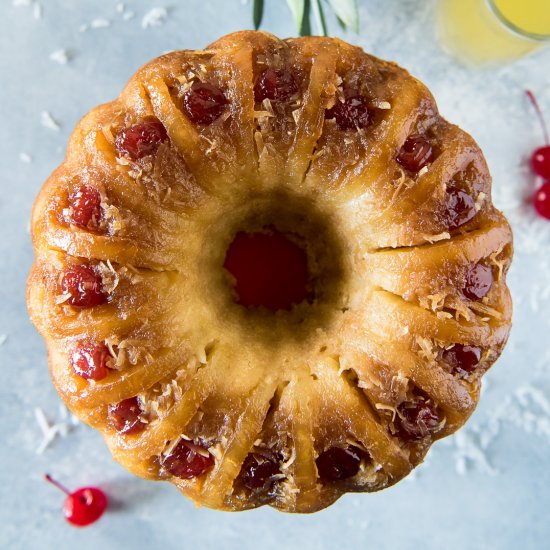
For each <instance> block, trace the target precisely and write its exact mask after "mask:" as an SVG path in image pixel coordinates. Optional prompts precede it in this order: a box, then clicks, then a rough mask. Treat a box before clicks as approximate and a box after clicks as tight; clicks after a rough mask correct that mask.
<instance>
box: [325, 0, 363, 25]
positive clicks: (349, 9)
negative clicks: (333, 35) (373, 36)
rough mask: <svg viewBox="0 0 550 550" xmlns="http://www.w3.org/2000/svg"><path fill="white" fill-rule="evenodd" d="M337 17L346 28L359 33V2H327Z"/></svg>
mask: <svg viewBox="0 0 550 550" xmlns="http://www.w3.org/2000/svg"><path fill="white" fill-rule="evenodd" d="M326 1H327V2H328V3H329V5H330V7H331V8H332V11H334V13H335V14H336V17H337V18H338V19H339V20H340V21H341V22H342V23H343V24H344V25H345V26H346V27H350V28H351V29H353V30H354V31H355V32H357V33H358V32H359V9H358V7H357V0H326Z"/></svg>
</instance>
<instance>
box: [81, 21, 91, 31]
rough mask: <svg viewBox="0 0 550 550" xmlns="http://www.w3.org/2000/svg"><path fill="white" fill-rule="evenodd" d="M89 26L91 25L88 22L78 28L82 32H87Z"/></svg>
mask: <svg viewBox="0 0 550 550" xmlns="http://www.w3.org/2000/svg"><path fill="white" fill-rule="evenodd" d="M89 28H90V25H88V23H83V24H82V25H80V27H78V30H79V31H80V32H86V31H87V30H88V29H89Z"/></svg>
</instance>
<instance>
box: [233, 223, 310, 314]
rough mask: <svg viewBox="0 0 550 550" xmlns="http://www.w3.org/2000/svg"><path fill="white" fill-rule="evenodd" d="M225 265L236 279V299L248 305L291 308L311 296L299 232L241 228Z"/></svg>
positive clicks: (278, 308) (269, 228)
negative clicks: (254, 230) (288, 232)
mask: <svg viewBox="0 0 550 550" xmlns="http://www.w3.org/2000/svg"><path fill="white" fill-rule="evenodd" d="M223 265H224V268H225V269H226V270H227V271H228V272H229V273H230V274H231V276H232V277H233V279H234V291H235V294H236V301H237V303H238V304H240V305H242V306H244V307H263V308H266V309H269V310H271V311H273V312H275V311H278V310H281V309H282V310H290V309H291V308H292V307H293V306H294V305H297V304H300V303H301V302H303V301H304V300H306V298H307V296H308V282H309V270H308V259H307V254H306V251H305V250H304V249H303V248H302V247H301V246H300V245H299V244H298V242H297V239H296V236H293V235H291V234H285V233H283V232H280V231H277V230H276V229H274V228H272V227H266V228H264V229H263V230H262V231H257V232H253V233H247V232H245V231H240V232H238V233H237V234H236V235H235V237H234V239H233V241H232V242H231V244H230V245H229V247H228V249H227V251H226V255H225V261H224V264H223Z"/></svg>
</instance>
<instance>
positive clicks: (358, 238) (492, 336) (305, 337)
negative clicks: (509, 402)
mask: <svg viewBox="0 0 550 550" xmlns="http://www.w3.org/2000/svg"><path fill="white" fill-rule="evenodd" d="M490 183H491V182H490V176H489V172H488V169H487V166H486V163H485V160H484V158H483V155H482V153H481V151H480V149H479V148H478V146H477V145H476V143H475V142H474V141H473V139H472V138H471V137H470V136H469V135H468V134H466V133H465V132H463V131H462V130H460V129H459V128H457V127H456V126H453V125H452V124H449V123H448V122H446V121H445V120H444V119H443V118H441V116H440V115H439V114H438V111H437V107H436V104H435V101H434V99H433V97H432V96H431V94H430V92H429V91H428V90H427V89H426V88H425V87H424V86H423V85H422V84H421V83H420V82H418V81H417V80H416V79H414V78H413V77H411V76H410V75H409V74H408V73H407V72H406V71H405V70H403V69H401V68H400V67H398V66H397V65H395V64H393V63H388V62H385V61H381V60H380V59H377V58H375V57H372V56H370V55H367V54H365V53H364V52H363V51H362V50H361V49H359V48H357V47H353V46H351V45H349V44H347V43H345V42H342V41H341V40H337V39H332V38H319V37H308V38H296V39H288V40H280V39H278V38H276V37H275V36H273V35H270V34H267V33H262V32H239V33H235V34H231V35H229V36H226V37H224V38H221V39H220V40H218V41H217V42H215V43H214V44H212V45H211V46H210V47H208V48H207V49H206V50H198V51H188V50H186V51H178V52H173V53H169V54H167V55H163V56H162V57H159V58H158V59H156V60H154V61H152V62H151V63H149V64H148V65H146V66H145V67H143V68H142V69H140V70H139V71H138V72H137V73H136V74H135V75H134V76H133V77H132V78H131V80H130V82H129V83H128V85H127V86H126V88H125V89H124V91H123V92H122V94H121V95H120V97H119V98H118V99H116V100H115V101H113V102H111V103H108V104H106V105H102V106H100V107H98V108H96V109H94V110H93V111H92V112H91V113H90V114H88V115H87V116H86V117H85V118H84V119H83V120H82V121H81V122H80V123H79V124H78V126H77V128H76V130H75V131H74V133H73V135H72V137H71V139H70V143H69V147H68V152H67V157H66V159H65V160H64V162H63V163H62V164H61V166H60V167H59V168H58V169H57V170H55V172H54V173H53V174H52V176H51V177H50V178H49V180H48V181H47V183H46V184H45V185H44V187H43V189H42V190H41V192H40V194H39V196H38V198H37V200H36V203H35V206H34V211H33V216H32V236H33V242H34V247H35V250H36V261H35V264H34V266H33V269H32V272H31V274H30V278H29V283H28V307H29V311H30V314H31V317H32V320H33V322H34V323H35V325H36V326H37V328H38V330H39V331H40V332H41V334H42V335H43V336H44V338H45V340H46V344H47V347H48V352H49V363H50V367H51V373H52V377H53V380H54V383H55V386H56V388H57V391H58V392H59V394H60V395H61V397H62V398H63V400H64V401H65V403H66V404H67V406H68V407H69V408H70V410H71V411H72V412H73V413H74V414H75V415H77V416H78V417H79V418H81V419H82V420H83V421H84V422H86V423H87V424H89V425H91V426H93V427H94V428H97V429H99V430H100V431H101V433H102V434H103V436H104V438H105V440H106V442H107V444H108V446H109V448H110V450H111V452H112V454H113V456H114V458H115V459H116V460H117V461H119V462H120V463H121V464H122V465H124V466H125V467H126V468H128V469H129V470H130V471H132V472H134V473H135V474H137V475H139V476H142V477H145V478H150V479H162V480H168V481H171V482H172V483H174V484H175V485H176V486H177V487H178V488H179V489H180V490H181V491H182V492H183V493H184V494H186V495H187V496H189V497H190V498H192V499H193V500H194V501H195V502H196V503H197V504H200V505H205V506H208V507H211V508H216V509H220V510H243V509H247V508H254V507H257V506H261V505H263V504H268V505H270V506H273V507H275V508H278V509H279V510H284V511H288V512H313V511H315V510H319V509H322V508H324V507H326V506H328V505H330V504H331V503H333V502H334V501H335V500H336V499H337V498H338V497H340V496H341V495H342V494H343V493H345V492H350V491H355V492H357V491H360V492H363V491H367V492H370V491H376V490H379V489H383V488H385V487H388V486H389V485H392V484H394V483H396V482H397V481H399V480H400V479H402V478H403V477H404V476H406V475H407V474H408V473H409V472H410V471H411V469H412V468H414V467H415V466H416V465H417V464H419V463H420V462H421V461H422V459H423V457H424V455H425V454H426V452H427V450H428V449H429V447H430V445H431V444H432V443H433V442H434V441H435V440H437V439H440V438H442V437H444V436H446V435H449V434H451V433H453V432H454V431H455V430H456V429H458V428H459V427H460V426H461V425H462V424H463V423H464V422H465V421H466V419H467V418H468V416H469V415H470V414H471V413H472V411H473V409H474V407H475V405H476V403H477V400H478V397H479V390H480V384H481V377H482V375H483V374H484V373H485V372H486V371H487V369H488V368H489V367H490V366H491V364H492V363H493V362H494V361H495V360H496V359H497V357H498V356H499V354H500V353H501V351H502V348H503V346H504V344H505V341H506V339H507V336H508V333H509V330H510V324H511V309H512V307H511V299H510V295H509V292H508V289H507V287H506V284H505V275H506V272H507V269H508V267H509V264H510V261H511V256H512V234H511V231H510V228H509V226H508V223H507V222H506V219H505V218H504V216H503V215H502V214H501V213H500V212H499V211H497V210H496V209H495V208H494V207H493V205H492V203H491V189H490Z"/></svg>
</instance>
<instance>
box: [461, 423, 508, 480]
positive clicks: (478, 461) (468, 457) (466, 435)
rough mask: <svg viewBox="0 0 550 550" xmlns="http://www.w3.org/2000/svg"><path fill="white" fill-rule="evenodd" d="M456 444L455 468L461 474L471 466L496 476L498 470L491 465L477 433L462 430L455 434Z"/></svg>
mask: <svg viewBox="0 0 550 550" xmlns="http://www.w3.org/2000/svg"><path fill="white" fill-rule="evenodd" d="M453 442H454V444H455V468H456V472H457V473H458V474H459V475H465V474H466V473H467V472H468V470H469V468H470V467H475V468H476V469H477V470H479V471H481V472H482V473H485V474H488V475H491V476H494V475H496V474H497V473H498V471H497V470H496V469H495V468H493V466H491V464H490V463H489V460H488V459H487V456H486V455H485V452H484V450H483V449H482V447H481V445H480V443H479V442H478V441H476V438H475V434H474V433H473V432H470V431H468V430H461V431H459V432H457V433H456V434H455V435H454V436H453Z"/></svg>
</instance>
